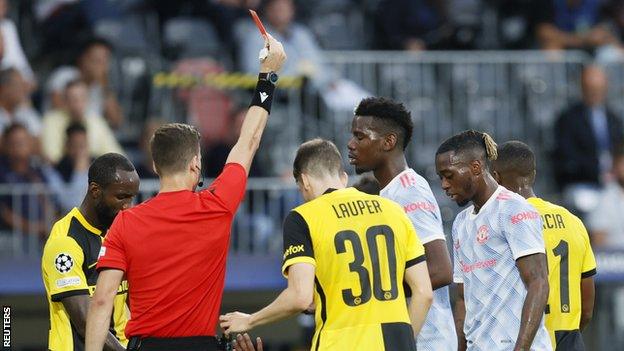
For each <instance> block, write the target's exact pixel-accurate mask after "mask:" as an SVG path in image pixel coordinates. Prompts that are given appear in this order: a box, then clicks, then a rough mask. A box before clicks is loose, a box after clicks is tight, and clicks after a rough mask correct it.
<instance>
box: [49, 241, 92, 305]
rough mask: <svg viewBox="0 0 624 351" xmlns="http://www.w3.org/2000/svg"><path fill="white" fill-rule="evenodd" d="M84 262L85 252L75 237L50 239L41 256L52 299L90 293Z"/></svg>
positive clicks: (56, 299) (57, 299) (58, 299)
mask: <svg viewBox="0 0 624 351" xmlns="http://www.w3.org/2000/svg"><path fill="white" fill-rule="evenodd" d="M83 262H84V254H83V252H82V249H81V248H80V246H79V245H78V243H77V242H76V241H75V240H74V239H72V238H70V237H67V236H62V237H56V238H50V239H49V240H48V242H47V244H46V246H45V248H44V250H43V257H42V258H41V269H42V271H43V279H44V282H45V284H46V286H47V288H48V289H47V290H48V293H49V294H50V299H51V300H52V301H55V302H56V301H60V300H61V299H62V298H64V297H67V296H73V295H88V294H89V286H88V285H87V279H86V277H85V273H84V271H83V269H82V264H83Z"/></svg>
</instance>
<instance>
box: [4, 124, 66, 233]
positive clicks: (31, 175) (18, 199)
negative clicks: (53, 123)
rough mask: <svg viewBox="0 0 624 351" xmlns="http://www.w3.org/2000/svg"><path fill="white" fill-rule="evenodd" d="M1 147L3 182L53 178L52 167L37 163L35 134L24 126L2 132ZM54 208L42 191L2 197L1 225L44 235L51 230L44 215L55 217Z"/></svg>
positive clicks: (28, 181) (18, 182) (9, 228)
mask: <svg viewBox="0 0 624 351" xmlns="http://www.w3.org/2000/svg"><path fill="white" fill-rule="evenodd" d="M2 146H3V148H2V151H3V152H2V156H0V184H4V185H7V184H9V185H15V184H36V183H47V182H48V180H50V179H51V178H53V177H54V170H53V169H52V168H50V167H47V166H45V165H42V164H41V163H38V162H37V158H36V157H35V144H34V142H33V137H32V136H31V135H30V134H29V133H28V129H27V128H26V127H24V126H23V125H21V124H11V125H9V126H8V127H7V128H6V129H5V130H4V133H3V135H2ZM16 206H19V207H16ZM53 211H54V209H53V206H52V203H51V201H50V199H49V198H48V197H47V196H46V195H43V194H38V195H28V194H19V193H18V194H16V195H15V196H1V197H0V228H2V229H4V230H7V229H8V230H17V231H20V232H22V233H28V234H36V235H39V236H40V237H42V238H43V236H45V234H46V233H47V230H48V228H47V226H46V222H45V219H46V218H45V216H46V215H48V216H52V214H53Z"/></svg>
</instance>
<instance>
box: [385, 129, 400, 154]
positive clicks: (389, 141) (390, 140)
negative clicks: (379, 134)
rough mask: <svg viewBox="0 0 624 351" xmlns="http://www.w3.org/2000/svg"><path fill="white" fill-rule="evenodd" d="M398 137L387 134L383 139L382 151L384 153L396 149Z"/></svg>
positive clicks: (393, 134)
mask: <svg viewBox="0 0 624 351" xmlns="http://www.w3.org/2000/svg"><path fill="white" fill-rule="evenodd" d="M397 141H398V137H397V135H396V134H395V133H388V134H386V136H385V137H384V142H383V149H384V151H390V150H392V149H394V148H395V147H396V144H397Z"/></svg>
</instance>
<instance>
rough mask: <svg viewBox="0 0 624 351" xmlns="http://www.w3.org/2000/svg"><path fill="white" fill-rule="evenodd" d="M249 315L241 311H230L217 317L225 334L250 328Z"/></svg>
mask: <svg viewBox="0 0 624 351" xmlns="http://www.w3.org/2000/svg"><path fill="white" fill-rule="evenodd" d="M250 320H251V315H250V314H247V313H242V312H230V313H228V314H225V315H222V316H220V317H219V321H220V325H221V328H223V331H224V332H225V334H231V333H243V332H246V331H249V330H250V329H251V324H250Z"/></svg>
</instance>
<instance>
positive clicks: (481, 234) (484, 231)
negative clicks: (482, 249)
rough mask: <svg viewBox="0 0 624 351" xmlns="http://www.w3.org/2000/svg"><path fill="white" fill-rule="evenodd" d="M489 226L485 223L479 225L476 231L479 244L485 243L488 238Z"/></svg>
mask: <svg viewBox="0 0 624 351" xmlns="http://www.w3.org/2000/svg"><path fill="white" fill-rule="evenodd" d="M488 232H489V228H488V226H487V225H482V226H480V227H479V230H478V231H477V242H478V243H479V244H481V245H483V244H485V242H486V241H487V240H488V239H489V237H490V236H489V234H488Z"/></svg>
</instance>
